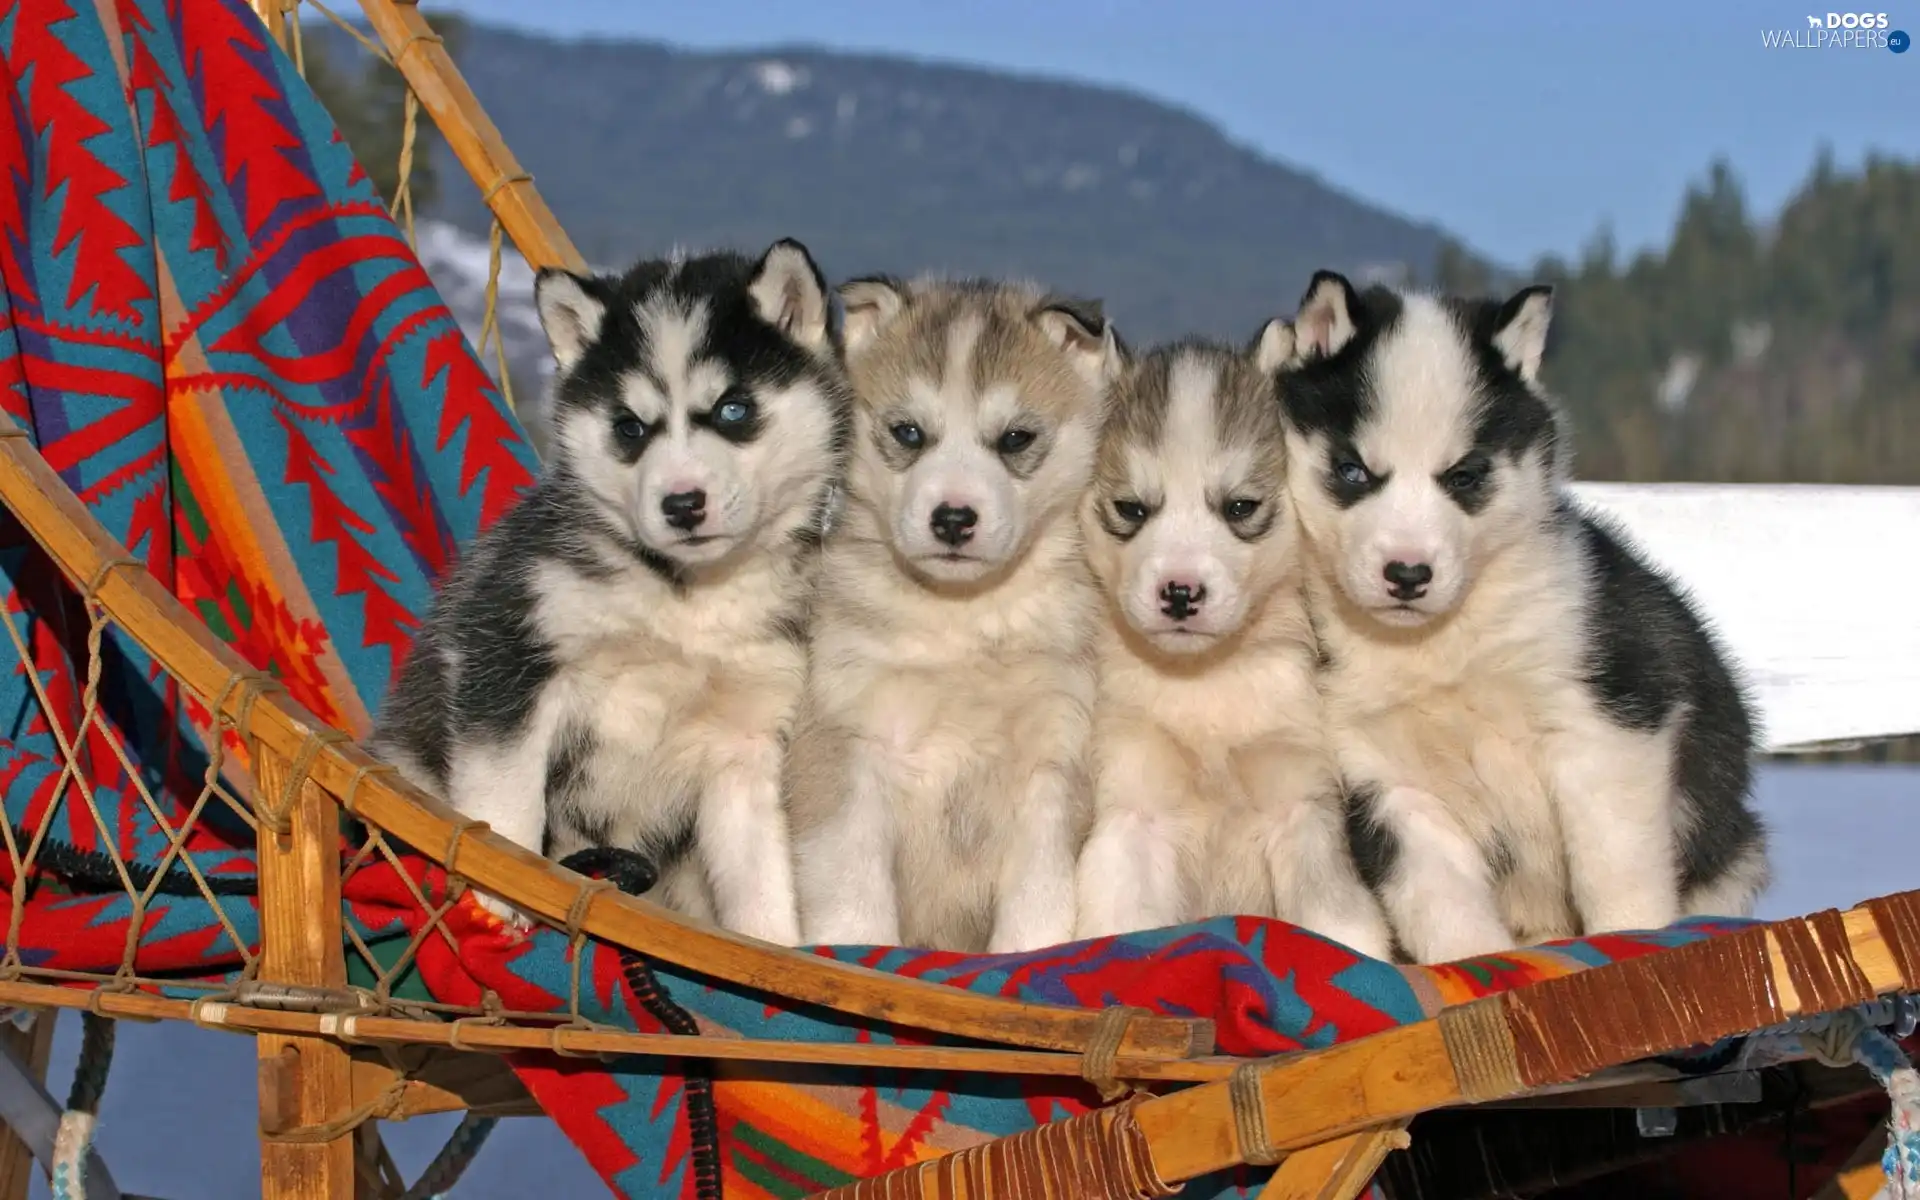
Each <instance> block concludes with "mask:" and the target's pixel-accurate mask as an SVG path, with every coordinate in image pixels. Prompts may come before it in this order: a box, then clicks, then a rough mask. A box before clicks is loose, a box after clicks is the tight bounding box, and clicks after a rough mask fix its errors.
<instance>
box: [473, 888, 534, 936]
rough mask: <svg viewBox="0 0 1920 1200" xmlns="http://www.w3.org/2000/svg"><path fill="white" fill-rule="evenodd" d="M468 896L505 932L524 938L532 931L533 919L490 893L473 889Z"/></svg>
mask: <svg viewBox="0 0 1920 1200" xmlns="http://www.w3.org/2000/svg"><path fill="white" fill-rule="evenodd" d="M467 894H468V895H470V896H472V897H473V902H474V903H475V904H477V905H479V906H480V908H481V910H482V911H483V912H485V913H486V914H487V915H488V916H490V917H492V918H494V919H495V920H497V921H499V922H500V923H501V924H502V925H504V926H506V927H507V932H508V933H512V934H516V935H520V936H525V935H526V934H528V933H530V932H532V930H533V918H532V917H530V916H528V915H527V914H526V913H524V912H522V911H520V910H519V909H518V908H515V907H514V906H513V905H511V904H509V903H507V902H506V901H505V900H502V899H501V898H500V897H498V896H496V895H494V894H493V893H491V892H483V891H481V890H480V889H479V888H474V889H472V890H471V891H470V892H468V893H467Z"/></svg>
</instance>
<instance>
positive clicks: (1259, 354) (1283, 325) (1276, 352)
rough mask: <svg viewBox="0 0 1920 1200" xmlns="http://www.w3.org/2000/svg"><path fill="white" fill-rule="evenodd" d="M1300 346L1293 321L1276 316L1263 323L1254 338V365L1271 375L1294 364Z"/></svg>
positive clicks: (1260, 370)
mask: <svg viewBox="0 0 1920 1200" xmlns="http://www.w3.org/2000/svg"><path fill="white" fill-rule="evenodd" d="M1298 347H1299V342H1298V339H1296V338H1295V337H1294V333H1293V322H1291V321H1288V320H1286V319H1285V318H1282V317H1275V318H1274V319H1273V320H1271V321H1268V322H1267V323H1266V324H1265V325H1262V326H1261V327H1260V333H1259V335H1258V336H1257V337H1255V338H1254V339H1253V365H1254V367H1255V368H1256V369H1258V370H1259V372H1260V373H1261V374H1262V375H1271V374H1273V373H1274V372H1275V371H1278V370H1281V369H1282V368H1284V367H1290V366H1292V365H1293V363H1294V359H1295V356H1296V354H1297V352H1298Z"/></svg>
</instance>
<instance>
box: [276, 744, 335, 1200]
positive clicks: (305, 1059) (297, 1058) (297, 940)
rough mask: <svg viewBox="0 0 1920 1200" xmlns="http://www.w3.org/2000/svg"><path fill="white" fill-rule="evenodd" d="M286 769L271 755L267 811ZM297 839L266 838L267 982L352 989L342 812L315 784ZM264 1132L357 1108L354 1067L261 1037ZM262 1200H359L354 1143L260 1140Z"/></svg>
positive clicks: (294, 1042)
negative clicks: (343, 916)
mask: <svg viewBox="0 0 1920 1200" xmlns="http://www.w3.org/2000/svg"><path fill="white" fill-rule="evenodd" d="M288 773H289V772H288V763H287V760H286V759H284V758H282V757H281V756H280V755H278V754H276V753H274V752H273V751H271V750H266V751H263V752H262V754H261V756H260V761H259V762H258V763H256V764H255V779H256V781H257V783H258V785H259V789H260V794H261V796H262V797H263V798H266V799H265V800H263V804H271V803H273V802H275V801H276V800H277V798H278V797H279V796H280V794H281V790H282V788H283V787H285V785H286V780H287V776H288ZM289 815H290V817H291V824H292V830H291V833H290V834H289V835H288V836H285V837H277V836H275V835H274V833H273V832H272V831H271V830H269V829H267V828H265V827H264V826H265V822H264V821H263V822H262V825H263V828H262V829H261V832H260V838H259V843H260V844H259V863H260V933H261V937H260V978H261V979H262V980H264V981H269V982H274V983H299V984H308V985H311V986H316V987H331V988H338V987H345V986H346V983H347V963H346V956H345V954H344V953H343V951H342V946H343V945H344V941H343V938H344V934H343V932H342V930H341V926H340V851H339V847H340V810H339V808H338V807H337V806H336V805H335V804H334V802H333V798H332V797H331V796H329V795H327V794H326V793H325V792H324V791H322V790H321V789H320V788H319V787H317V786H315V785H314V784H313V783H311V782H309V783H306V784H305V785H304V786H302V787H301V789H300V794H299V799H298V801H297V802H296V803H295V804H294V806H293V808H292V810H291V812H290V814H289ZM258 1045H259V1057H260V1061H261V1063H262V1064H264V1065H265V1069H263V1071H262V1074H261V1096H260V1101H261V1108H260V1111H261V1118H262V1119H261V1128H262V1129H263V1130H275V1129H279V1130H284V1129H287V1128H304V1127H311V1126H316V1125H321V1124H323V1123H326V1122H329V1121H333V1120H335V1119H337V1118H339V1117H340V1116H342V1115H344V1114H345V1113H347V1112H348V1111H350V1110H351V1109H352V1107H353V1080H352V1074H351V1072H352V1062H351V1059H350V1056H349V1054H348V1052H347V1049H346V1048H345V1047H344V1046H341V1045H340V1044H339V1043H337V1042H333V1041H328V1040H326V1039H324V1038H315V1037H290V1036H286V1035H284V1034H277V1033H263V1034H261V1035H260V1037H259V1039H258ZM260 1187H261V1195H262V1197H263V1200H354V1191H355V1187H354V1168H353V1134H352V1132H351V1131H345V1132H342V1133H341V1134H340V1135H339V1136H338V1137H335V1138H334V1139H332V1140H331V1141H327V1142H321V1143H317V1144H296V1143H288V1142H280V1141H274V1140H272V1139H262V1141H261V1144H260Z"/></svg>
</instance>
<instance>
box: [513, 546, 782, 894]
mask: <svg viewBox="0 0 1920 1200" xmlns="http://www.w3.org/2000/svg"><path fill="white" fill-rule="evenodd" d="M635 570H636V571H638V570H639V568H635ZM796 581H797V577H796V576H794V568H793V567H792V565H791V564H776V563H764V564H756V566H755V567H754V568H753V569H747V570H743V571H741V572H740V573H739V574H738V575H736V576H735V577H732V578H729V579H727V580H725V581H723V582H719V583H715V584H710V585H708V586H707V587H706V588H703V590H702V594H701V596H700V597H699V603H697V604H686V603H680V602H677V601H675V600H673V599H671V598H668V597H666V596H664V595H663V594H662V589H661V588H659V587H658V586H657V585H656V586H652V587H648V586H643V585H644V583H645V582H646V581H645V580H642V579H639V578H627V577H626V573H624V572H623V573H622V574H621V575H619V576H616V577H615V578H613V579H611V580H606V581H601V580H582V579H580V578H579V577H578V576H565V577H562V576H559V575H547V576H544V577H542V578H541V579H539V580H538V582H537V587H538V591H539V594H540V602H539V605H538V607H537V608H536V610H535V619H536V620H537V621H538V622H539V623H540V625H541V627H542V630H543V632H544V633H546V635H547V636H548V638H549V640H550V641H551V643H552V645H553V646H554V650H555V653H556V655H557V656H558V657H559V658H560V659H561V662H562V667H561V670H560V672H559V674H558V676H557V678H556V679H555V681H554V684H553V685H552V691H553V693H554V702H555V703H557V704H558V705H559V707H560V708H561V712H560V713H559V714H557V722H556V727H557V731H558V733H559V735H560V737H561V739H562V743H561V744H562V746H563V750H562V754H565V753H566V752H567V751H566V749H565V748H564V747H566V746H567V744H568V743H567V738H568V735H569V731H572V732H573V733H575V734H576V735H577V734H587V735H589V736H587V737H585V738H578V737H576V739H575V741H574V742H573V747H574V752H576V753H579V754H580V756H581V757H580V759H579V761H577V762H576V764H575V770H574V774H573V777H572V778H571V779H570V780H568V781H567V782H566V784H564V785H563V794H562V795H560V796H556V797H555V809H554V812H553V813H552V814H551V823H552V826H553V828H552V834H553V837H554V841H555V846H554V849H555V852H556V854H557V855H561V856H563V855H564V853H566V852H568V851H569V850H571V849H577V848H580V846H582V845H589V844H595V843H597V842H605V843H607V844H613V845H629V846H636V845H637V846H646V847H649V848H653V849H655V850H656V851H659V852H664V851H666V850H668V849H669V848H670V847H672V846H673V845H674V844H675V843H676V842H678V841H680V840H681V839H682V838H683V837H685V836H687V835H688V834H689V833H690V831H691V826H692V824H693V821H694V809H695V806H696V805H697V804H698V803H699V799H700V795H701V793H702V792H703V790H705V788H706V786H707V781H708V780H710V779H712V778H714V777H715V776H724V775H725V774H726V773H727V772H729V771H734V772H738V771H741V770H748V771H757V772H759V773H761V774H765V773H766V772H767V771H769V770H777V767H770V763H771V762H772V761H773V760H776V759H777V757H778V753H779V743H780V741H781V740H782V739H783V738H784V737H785V735H786V733H787V732H788V729H789V728H790V726H791V723H792V718H793V712H794V709H795V707H796V705H797V703H798V701H799V696H800V692H801V688H802V684H803V681H804V678H805V669H806V661H805V655H804V652H803V651H802V650H801V648H800V647H799V646H798V645H796V644H795V643H794V642H792V641H791V640H788V639H785V638H782V637H780V636H778V634H777V633H776V632H775V631H774V629H773V628H772V622H771V613H770V611H769V609H770V606H769V604H768V597H769V596H770V595H775V596H777V595H779V594H781V593H782V592H783V591H787V590H790V589H791V588H792V587H793V586H794V584H795V583H796ZM668 886H669V888H670V889H671V890H679V891H685V892H689V893H691V895H690V896H676V897H675V899H676V900H681V899H686V900H689V901H691V902H693V903H694V907H695V911H704V910H705V909H706V907H707V906H706V905H704V904H700V903H698V901H699V900H700V898H701V897H700V893H702V892H703V891H704V889H703V888H698V887H691V886H687V885H684V884H683V885H675V884H674V882H673V880H671V879H669V881H668Z"/></svg>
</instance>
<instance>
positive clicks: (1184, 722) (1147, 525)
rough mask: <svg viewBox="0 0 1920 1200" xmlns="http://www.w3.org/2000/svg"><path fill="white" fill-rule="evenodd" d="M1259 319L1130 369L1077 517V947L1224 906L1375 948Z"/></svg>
mask: <svg viewBox="0 0 1920 1200" xmlns="http://www.w3.org/2000/svg"><path fill="white" fill-rule="evenodd" d="M1292 349H1293V334H1292V330H1291V328H1290V327H1288V326H1286V325H1284V324H1279V325H1274V326H1270V327H1269V328H1268V329H1267V330H1266V331H1265V336H1264V337H1263V338H1262V339H1261V341H1260V342H1259V343H1257V344H1256V346H1255V347H1254V348H1253V349H1251V350H1248V351H1244V352H1242V351H1235V350H1232V349H1229V348H1227V347H1224V346H1218V345H1212V344H1209V343H1205V342H1198V341H1188V342H1182V343H1176V344H1174V345H1172V346H1168V347H1163V348H1161V349H1158V350H1156V351H1154V352H1153V353H1151V354H1148V355H1146V356H1145V357H1144V358H1143V359H1141V360H1139V361H1137V362H1133V363H1130V364H1129V366H1128V369H1127V371H1126V372H1125V374H1124V375H1123V376H1122V378H1121V381H1120V383H1119V384H1118V385H1117V386H1116V387H1115V389H1114V394H1113V401H1112V405H1111V415H1110V417H1109V420H1108V422H1107V426H1106V432H1105V436H1104V437H1103V439H1102V442H1101V453H1100V458H1099V467H1098V469H1097V471H1096V475H1095V484H1094V487H1093V488H1092V489H1091V490H1090V491H1089V492H1088V495H1087V499H1086V501H1085V503H1084V504H1083V505H1082V510H1081V515H1082V525H1083V528H1084V529H1085V532H1086V537H1087V545H1088V558H1089V561H1090V562H1091V563H1092V565H1093V569H1094V574H1095V576H1096V578H1097V579H1098V580H1099V581H1100V583H1101V585H1102V588H1103V591H1104V594H1105V597H1106V601H1107V604H1106V609H1107V619H1106V621H1105V622H1104V623H1103V625H1102V629H1101V634H1100V638H1099V649H1100V659H1099V661H1100V699H1099V705H1098V707H1097V709H1096V710H1095V712H1096V716H1095V724H1094V797H1095V824H1094V830H1093V834H1092V836H1091V837H1090V838H1089V839H1088V842H1087V846H1086V849H1085V850H1084V852H1083V853H1082V855H1081V859H1080V874H1079V900H1080V916H1079V922H1078V926H1077V929H1076V935H1077V936H1079V937H1096V936H1102V935H1106V934H1113V933H1127V932H1132V931H1134V930H1139V929H1150V928H1155V927H1159V926H1166V925H1176V924H1182V923H1185V922H1189V921H1195V920H1201V919H1204V918H1207V917H1212V916H1219V915H1226V914H1246V915H1250V916H1263V917H1277V918H1280V919H1283V920H1288V921H1292V922H1294V923H1295V924H1299V925H1304V926H1306V927H1308V928H1311V929H1313V930H1315V931H1317V932H1320V933H1323V934H1326V935H1328V936H1330V937H1333V938H1335V939H1336V940H1338V941H1341V942H1343V943H1345V944H1346V945H1347V946H1349V947H1350V948H1352V949H1353V950H1355V951H1358V952H1359V953H1361V954H1365V955H1371V956H1376V957H1378V956H1384V955H1386V954H1387V953H1388V952H1389V951H1390V949H1391V941H1390V937H1389V935H1388V932H1387V925H1386V920H1385V918H1384V917H1383V916H1382V914H1381V912H1380V908H1379V905H1378V903H1377V902H1376V901H1375V900H1374V897H1373V895H1372V893H1370V892H1369V891H1368V890H1367V889H1366V887H1365V886H1364V885H1363V884H1362V883H1361V881H1360V876H1359V874H1358V873H1357V871H1356V870H1355V868H1354V864H1353V860H1352V858H1351V856H1350V855H1349V854H1348V851H1347V838H1346V830H1345V827H1344V825H1343V823H1342V815H1341V813H1342V805H1341V793H1340V779H1339V773H1338V772H1337V770H1336V769H1335V768H1334V764H1333V759H1332V755H1331V753H1330V750H1329V748H1328V746H1327V744H1326V741H1325V738H1324V731H1323V729H1322V723H1321V711H1320V697H1319V694H1318V692H1317V691H1316V689H1315V679H1314V664H1315V659H1316V656H1317V651H1316V649H1315V646H1314V637H1313V628H1312V624H1311V622H1310V621H1309V620H1308V617H1307V607H1306V596H1305V594H1304V592H1303V590H1302V579H1301V566H1300V546H1299V542H1300V534H1299V529H1298V523H1297V520H1296V518H1295V516H1294V513H1293V504H1292V501H1291V499H1290V498H1289V497H1288V495H1287V493H1286V470H1287V464H1286V434H1285V428H1284V425H1283V422H1282V418H1281V414H1280V406H1279V401H1278V398H1277V396H1276V393H1275V391H1274V385H1273V371H1274V368H1275V367H1276V366H1277V365H1279V363H1280V362H1282V361H1284V360H1286V359H1287V358H1289V357H1290V356H1291V354H1292Z"/></svg>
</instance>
